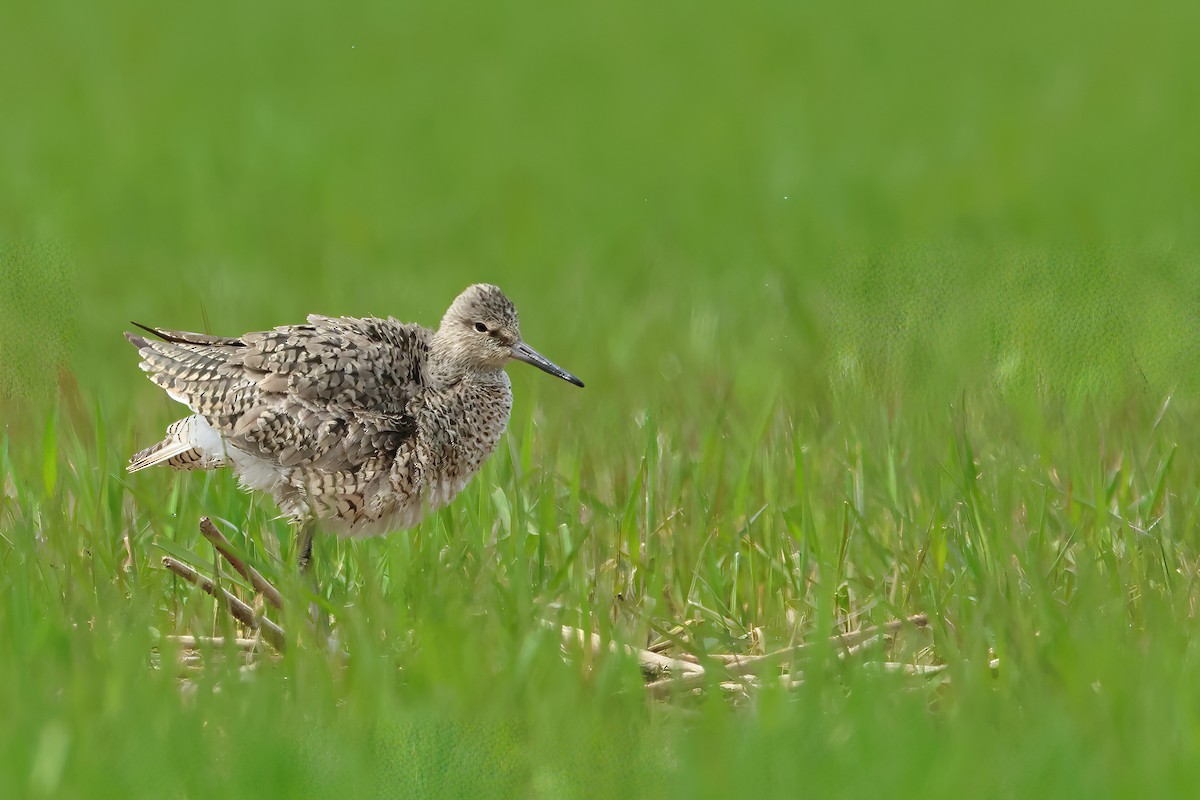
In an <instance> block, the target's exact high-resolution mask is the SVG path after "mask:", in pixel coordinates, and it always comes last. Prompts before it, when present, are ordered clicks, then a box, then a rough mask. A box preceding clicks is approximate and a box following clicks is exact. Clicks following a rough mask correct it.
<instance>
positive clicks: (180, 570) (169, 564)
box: [162, 556, 286, 650]
mask: <svg viewBox="0 0 1200 800" xmlns="http://www.w3.org/2000/svg"><path fill="white" fill-rule="evenodd" d="M162 563H163V566H164V567H166V568H167V569H169V570H170V571H171V572H174V573H175V574H176V575H178V576H179V577H181V578H183V579H184V580H185V581H187V582H188V583H190V584H192V585H194V586H198V587H200V589H202V590H204V591H205V592H207V593H208V594H210V595H212V596H213V597H214V598H216V599H217V600H220V601H223V603H222V604H223V605H224V606H225V609H226V610H227V611H228V612H229V613H230V615H231V616H233V618H234V619H236V620H237V621H238V622H240V623H242V624H243V625H245V626H246V627H247V628H250V629H252V630H256V631H260V632H261V633H262V636H263V638H264V639H266V640H267V642H268V643H270V644H271V646H272V647H274V648H275V649H276V650H283V647H284V640H285V639H286V636H285V634H284V632H283V628H281V627H279V626H278V625H277V624H275V623H274V622H272V621H271V620H269V619H267V618H266V617H259V616H258V615H256V614H255V613H254V609H253V608H251V607H250V606H249V605H247V604H246V603H245V602H244V601H243V600H240V599H239V598H237V597H235V596H234V595H233V594H231V593H230V592H229V591H227V590H226V589H223V588H220V587H218V586H217V585H216V584H214V583H213V581H212V580H211V579H210V578H207V577H205V576H203V575H201V574H200V573H199V572H197V571H196V570H194V569H192V567H190V566H188V565H187V564H184V563H183V562H182V561H179V560H178V559H175V558H172V557H171V556H163V560H162Z"/></svg>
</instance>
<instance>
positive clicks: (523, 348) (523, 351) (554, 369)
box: [512, 342, 583, 389]
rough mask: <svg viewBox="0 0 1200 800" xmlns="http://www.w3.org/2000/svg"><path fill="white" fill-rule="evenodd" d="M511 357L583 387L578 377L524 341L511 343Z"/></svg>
mask: <svg viewBox="0 0 1200 800" xmlns="http://www.w3.org/2000/svg"><path fill="white" fill-rule="evenodd" d="M512 357H513V358H515V359H516V360H517V361H524V362H525V363H526V364H533V365H534V366H535V367H537V368H538V369H540V370H541V371H542V372H549V373H550V374H551V375H553V376H554V377H556V378H562V379H563V380H564V381H566V382H567V383H573V384H575V385H576V386H578V387H580V388H581V389H582V388H583V381H581V380H579V378H576V377H575V376H574V375H572V374H571V373H569V372H567V371H566V370H565V369H563V368H562V367H560V366H559V365H558V364H555V363H554V362H553V361H551V360H550V359H548V358H546V357H545V356H544V355H542V354H541V353H539V352H538V351H537V350H534V349H533V348H532V347H530V346H529V345H527V344H525V343H524V342H517V343H516V344H514V345H513V349H512Z"/></svg>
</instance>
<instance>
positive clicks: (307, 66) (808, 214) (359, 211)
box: [0, 0, 1200, 407]
mask: <svg viewBox="0 0 1200 800" xmlns="http://www.w3.org/2000/svg"><path fill="white" fill-rule="evenodd" d="M1198 13H1200V12H1197V10H1196V9H1195V8H1194V7H1193V6H1192V5H1191V4H1186V3H1149V4H1101V5H1099V6H1097V5H1095V4H1086V3H1063V4H1049V5H1048V4H1044V3H1013V4H1006V6H1005V7H1004V8H1002V9H1000V8H998V9H995V10H984V9H974V10H969V9H963V8H961V7H960V6H959V4H954V3H949V2H947V3H919V4H915V5H905V6H903V7H896V6H891V7H889V6H886V5H884V6H880V5H877V4H872V5H871V6H868V7H861V8H856V7H850V8H847V7H844V6H842V5H838V4H820V3H782V2H781V3H747V4H742V5H741V6H739V7H738V8H737V9H733V8H728V9H726V8H724V7H722V6H719V5H714V6H706V5H703V4H702V5H697V4H695V3H673V2H668V3H659V4H643V3H628V4H621V3H618V4H606V5H603V6H598V5H588V4H574V3H568V4H556V5H548V4H541V3H511V4H494V5H493V4H477V3H439V4H411V3H363V4H354V5H350V6H345V7H343V6H332V5H327V4H272V3H260V4H253V5H250V6H247V5H246V4H240V3H229V4H223V3H220V2H217V3H210V4H205V5H202V6H201V5H178V4H172V5H163V4H160V3H136V2H132V3H131V2H116V3H103V4H79V3H73V2H64V3H56V2H23V1H22V0H15V2H10V3H6V4H5V7H4V9H3V11H0V14H3V17H2V19H0V24H2V28H3V31H4V33H3V34H0V35H3V36H4V38H5V43H4V47H3V48H0V96H2V97H3V98H4V105H5V113H4V122H3V128H2V130H3V147H0V158H2V159H3V160H2V161H0V242H2V246H3V251H2V252H4V253H5V255H4V258H3V264H4V270H5V276H4V277H5V281H4V283H5V287H6V288H5V293H4V300H3V303H4V306H3V317H4V323H3V324H4V326H5V327H4V342H5V348H4V353H5V355H4V356H3V358H4V364H3V368H4V369H3V371H4V373H6V374H7V375H12V374H13V373H16V374H20V375H23V377H22V378H21V380H22V381H23V382H31V381H32V382H36V381H37V380H38V378H37V377H36V376H37V375H51V374H52V372H51V371H48V370H46V369H44V366H45V361H47V360H51V361H59V362H62V363H66V364H69V365H70V366H71V367H72V368H74V369H76V370H77V371H78V372H79V373H80V377H81V380H84V381H86V382H87V383H88V385H89V386H95V387H97V389H102V390H103V391H105V392H110V393H114V394H116V395H118V396H124V395H125V394H126V393H127V392H128V391H129V389H128V388H127V387H128V385H129V383H130V374H131V373H130V371H129V370H128V369H126V367H127V364H128V361H129V357H130V356H129V354H128V353H122V352H121V348H122V347H124V343H123V342H122V341H121V339H120V337H119V336H118V335H117V331H118V329H120V328H121V327H122V326H124V325H126V321H127V320H128V319H130V318H133V319H137V320H138V321H148V322H150V323H153V324H163V325H172V326H176V327H183V328H187V327H191V328H205V329H211V330H213V331H234V332H236V331H241V330H248V329H255V328H260V327H263V326H270V325H275V324H282V323H285V322H289V321H292V320H295V319H298V318H299V317H300V316H302V315H303V314H306V313H310V312H313V311H320V312H322V313H333V314H337V313H346V314H363V313H374V314H383V315H387V314H395V315H397V316H399V317H401V318H402V319H412V320H420V321H423V322H425V323H426V324H434V323H436V320H437V319H438V318H439V316H440V314H441V312H442V310H444V308H445V306H446V305H447V304H448V302H449V300H450V299H451V298H452V297H453V296H454V294H456V293H457V291H459V290H460V289H461V288H462V287H463V286H464V285H465V284H467V283H470V282H474V281H480V280H489V281H493V282H496V283H500V284H501V285H502V286H504V287H505V288H506V289H507V290H508V291H509V293H510V294H511V295H512V296H513V297H514V298H515V299H516V300H517V303H518V307H519V308H520V309H522V311H523V312H524V315H525V320H526V328H528V331H527V332H528V334H529V336H530V339H531V340H532V341H534V342H535V343H536V344H539V345H540V346H542V347H543V348H544V349H546V350H548V351H549V352H550V353H551V354H552V356H554V357H558V358H560V359H561V360H563V361H565V362H566V363H568V365H570V366H571V367H572V368H573V369H576V370H577V371H578V372H580V373H581V374H584V375H585V376H588V377H591V378H592V383H593V384H594V385H595V386H596V387H597V391H596V392H594V393H589V397H590V398H591V399H590V400H589V401H587V402H589V403H596V404H597V405H598V406H600V407H604V406H608V405H611V403H612V402H613V397H612V395H607V394H606V393H605V392H606V390H605V387H607V386H616V387H618V390H619V391H620V392H622V393H628V392H630V391H644V392H647V393H658V392H663V393H669V392H672V391H675V390H677V389H678V388H679V387H678V386H675V387H672V386H671V384H672V383H674V382H675V379H676V378H677V377H678V376H679V375H680V374H682V373H686V374H688V375H691V376H695V375H696V374H697V373H699V374H705V373H711V374H713V375H717V376H726V375H730V374H733V373H736V372H739V371H747V372H750V373H752V374H753V375H754V376H755V380H757V379H759V378H760V377H761V378H763V379H767V378H769V377H770V376H772V375H774V376H777V377H778V379H779V380H780V381H782V382H784V383H790V382H791V381H792V379H793V378H792V376H793V375H795V374H797V373H810V374H811V379H812V380H815V381H823V380H825V379H826V378H827V377H829V376H834V377H837V376H839V375H840V376H843V377H844V376H845V373H847V372H850V373H854V372H861V373H862V374H863V376H865V377H866V379H867V380H868V382H882V383H883V385H884V386H885V387H887V388H889V389H894V388H898V387H900V386H907V385H909V384H912V383H914V382H915V383H921V384H927V383H930V382H931V381H933V382H935V383H941V384H943V387H942V388H947V386H948V391H949V392H950V393H951V394H952V393H953V391H954V390H956V389H958V388H961V387H960V384H963V383H965V382H976V381H984V382H987V381H992V382H999V383H1001V384H1010V383H1013V382H1018V383H1025V384H1029V385H1035V386H1036V385H1038V384H1039V383H1041V384H1045V385H1047V386H1048V387H1050V388H1052V389H1059V390H1063V391H1071V390H1074V389H1075V388H1077V386H1076V384H1082V388H1083V389H1084V390H1085V391H1091V390H1095V389H1096V388H1099V387H1107V388H1109V389H1111V388H1113V384H1116V385H1117V387H1116V388H1118V389H1119V390H1125V389H1128V388H1129V387H1130V385H1131V384H1135V383H1138V382H1141V381H1143V380H1144V381H1148V382H1149V384H1150V386H1151V389H1152V391H1156V392H1162V391H1164V390H1166V389H1168V388H1169V387H1170V386H1172V385H1175V384H1176V383H1178V382H1180V381H1185V382H1187V385H1188V386H1189V387H1191V388H1195V380H1196V378H1195V376H1196V374H1197V371H1196V369H1195V367H1194V364H1195V362H1196V356H1197V352H1196V345H1195V342H1196V340H1197V337H1196V333H1197V322H1196V313H1195V304H1196V301H1197V299H1198V298H1200V270H1197V269H1196V253H1197V245H1198V242H1197V238H1198V234H1197V229H1196V225H1195V224H1194V223H1195V220H1196V215H1197V210H1198V209H1197V202H1198V199H1197V198H1198V195H1200V188H1198V187H1200V158H1197V157H1196V152H1195V146H1194V139H1195V138H1196V136H1194V135H1193V134H1196V133H1197V132H1200V96H1198V93H1200V88H1198V86H1197V83H1196V82H1195V81H1194V80H1192V78H1191V76H1192V75H1193V74H1194V73H1195V72H1196V67H1197V57H1196V55H1195V53H1194V48H1193V47H1192V46H1191V44H1192V40H1193V34H1194V33H1195V31H1196V26H1195V23H1196V22H1197V14H1198ZM33 331H36V332H37V333H36V334H34V333H32V332H33ZM64 340H65V341H67V342H68V343H69V345H68V346H69V352H70V355H69V356H64V355H63V345H62V344H61V343H62V341H64ZM43 342H44V344H43ZM818 359H826V360H818ZM30 372H32V373H34V375H29V374H28V373H30ZM664 372H666V373H667V375H666V376H665V377H664V375H663V373H664ZM933 379H936V381H934V380H933ZM6 380H9V381H11V380H13V378H8V379H6ZM631 386H638V387H640V388H638V389H631V388H630V387H631ZM557 388H558V387H555V389H557ZM534 391H539V390H536V389H535V390H534Z"/></svg>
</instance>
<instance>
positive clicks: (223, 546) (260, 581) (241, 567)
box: [200, 517, 283, 608]
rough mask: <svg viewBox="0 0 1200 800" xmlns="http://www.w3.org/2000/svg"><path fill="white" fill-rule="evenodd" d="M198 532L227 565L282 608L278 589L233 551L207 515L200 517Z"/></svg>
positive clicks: (281, 596) (274, 604) (269, 601)
mask: <svg viewBox="0 0 1200 800" xmlns="http://www.w3.org/2000/svg"><path fill="white" fill-rule="evenodd" d="M200 533H202V534H204V538H205V539H208V540H209V541H210V542H212V546H213V547H215V548H217V552H218V553H220V554H221V555H222V556H224V558H225V560H226V561H228V562H229V566H231V567H233V568H234V569H235V570H237V571H238V574H240V575H241V576H242V577H243V578H245V579H246V580H248V581H250V585H251V586H253V587H254V590H255V591H256V592H259V593H260V594H262V596H263V598H264V599H266V601H267V602H268V603H270V604H271V605H273V606H275V607H276V608H283V595H281V594H280V593H279V590H278V589H276V588H275V587H274V586H272V585H271V582H270V581H268V580H267V579H266V578H264V577H263V576H262V575H261V574H259V571H258V570H256V569H255V568H254V567H252V566H250V565H249V564H247V563H246V562H245V561H242V559H241V558H240V557H238V555H237V553H235V552H234V551H233V545H232V544H230V543H229V540H228V539H226V538H225V536H224V535H222V533H221V532H220V531H219V530H217V526H216V525H213V524H212V520H210V519H209V518H208V517H201V518H200Z"/></svg>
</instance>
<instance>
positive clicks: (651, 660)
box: [562, 625, 704, 677]
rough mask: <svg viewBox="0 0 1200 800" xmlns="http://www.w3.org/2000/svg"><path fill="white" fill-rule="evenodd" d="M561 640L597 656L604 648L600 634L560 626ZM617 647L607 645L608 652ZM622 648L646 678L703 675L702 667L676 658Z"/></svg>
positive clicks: (614, 643) (626, 647) (630, 647)
mask: <svg viewBox="0 0 1200 800" xmlns="http://www.w3.org/2000/svg"><path fill="white" fill-rule="evenodd" d="M562 638H563V644H570V643H572V642H578V643H580V644H585V643H586V644H587V645H589V646H590V647H591V650H592V653H593V654H597V655H598V654H599V653H600V651H601V650H603V648H604V642H603V640H602V639H601V638H600V634H598V633H593V634H591V635H590V636H589V635H588V634H586V633H585V632H584V631H581V630H580V629H579V628H572V627H571V626H569V625H563V626H562ZM617 647H618V645H617V643H616V642H609V643H608V649H609V650H612V651H614V652H615V651H616V649H617ZM624 648H625V652H626V653H629V654H630V655H632V656H636V657H637V660H638V664H639V665H641V667H642V672H643V673H644V674H645V675H648V676H652V677H662V676H664V675H671V674H674V673H680V674H685V675H690V674H698V675H703V674H704V667H702V666H700V665H699V664H693V663H691V662H690V661H680V660H679V659H677V658H670V657H668V656H664V655H661V654H659V653H655V652H653V651H650V650H639V649H638V648H636V647H632V646H630V645H625V646H624Z"/></svg>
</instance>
